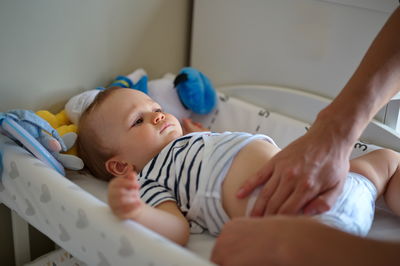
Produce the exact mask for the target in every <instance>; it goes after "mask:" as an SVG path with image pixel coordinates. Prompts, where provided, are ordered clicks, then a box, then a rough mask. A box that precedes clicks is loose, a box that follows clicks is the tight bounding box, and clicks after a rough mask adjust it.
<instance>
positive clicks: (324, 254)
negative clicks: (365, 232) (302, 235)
mask: <svg viewBox="0 0 400 266" xmlns="http://www.w3.org/2000/svg"><path fill="white" fill-rule="evenodd" d="M311 238H312V240H313V241H314V243H313V244H312V243H310V245H311V246H314V247H315V249H312V248H311V249H310V248H306V249H305V251H304V250H303V255H302V256H301V257H297V261H293V264H290V265H307V266H313V265H316V266H317V265H325V266H336V265H342V266H361V265H362V266H380V265H385V266H392V265H393V266H395V265H398V263H399V258H398V252H399V250H400V243H395V242H384V241H377V240H372V239H366V238H361V237H357V236H353V235H349V234H347V233H343V232H340V231H336V230H335V229H331V228H326V229H325V230H320V232H319V233H318V236H314V237H311ZM310 242H311V241H310ZM305 254H308V256H306V255H305Z"/></svg>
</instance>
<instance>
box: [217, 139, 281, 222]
mask: <svg viewBox="0 0 400 266" xmlns="http://www.w3.org/2000/svg"><path fill="white" fill-rule="evenodd" d="M279 150H280V149H279V148H278V147H276V146H275V145H273V144H271V143H269V142H267V141H265V140H261V139H258V140H254V141H252V142H251V143H249V144H248V145H246V146H245V147H244V148H243V149H242V150H240V152H239V153H238V154H237V155H236V156H235V158H234V159H233V161H232V165H231V167H230V169H229V171H228V174H227V175H226V177H225V180H224V182H223V184H222V205H223V207H224V209H225V212H226V213H227V214H228V215H229V217H231V218H234V217H240V216H244V215H245V211H246V207H247V201H248V197H246V198H244V199H239V198H237V197H236V194H237V192H238V190H239V188H240V186H241V185H242V184H243V183H244V182H245V180H247V179H248V178H250V177H252V176H255V175H256V173H257V172H258V171H259V170H260V169H261V167H263V166H264V165H265V164H266V163H267V162H268V161H269V160H270V159H271V158H272V157H273V156H274V155H275V154H276V153H277V152H279Z"/></svg>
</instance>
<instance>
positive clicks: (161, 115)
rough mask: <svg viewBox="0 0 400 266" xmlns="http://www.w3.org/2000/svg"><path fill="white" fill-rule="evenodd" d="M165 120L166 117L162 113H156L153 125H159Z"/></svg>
mask: <svg viewBox="0 0 400 266" xmlns="http://www.w3.org/2000/svg"><path fill="white" fill-rule="evenodd" d="M164 119H165V115H164V113H162V112H155V115H154V117H153V123H154V124H158V123H159V122H160V121H162V120H164Z"/></svg>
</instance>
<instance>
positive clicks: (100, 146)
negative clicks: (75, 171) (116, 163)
mask: <svg viewBox="0 0 400 266" xmlns="http://www.w3.org/2000/svg"><path fill="white" fill-rule="evenodd" d="M118 89H121V88H120V87H111V88H108V89H106V90H103V91H101V92H99V93H98V94H97V96H96V97H95V99H94V100H93V102H92V103H91V104H90V105H89V106H88V107H87V109H86V110H85V111H84V112H83V113H82V115H81V117H80V119H79V125H78V140H77V143H78V154H79V156H80V157H81V158H82V160H83V162H84V163H85V166H86V168H87V169H88V170H89V171H90V172H91V173H92V174H93V175H94V176H95V177H96V178H98V179H101V180H104V181H110V180H111V179H112V178H113V175H111V174H110V173H109V172H108V171H107V170H106V167H105V162H106V161H107V160H108V159H109V158H111V157H112V156H114V155H115V154H114V153H115V151H114V150H113V149H111V148H110V147H109V145H105V143H104V141H103V140H102V138H101V136H100V134H101V128H98V127H96V126H95V125H93V124H92V123H90V117H91V116H90V115H91V114H92V113H93V112H95V111H96V110H97V108H98V107H99V106H100V105H101V104H102V103H103V102H104V101H105V100H106V99H107V98H108V97H109V96H110V95H111V94H112V93H113V92H115V91H116V90H118Z"/></svg>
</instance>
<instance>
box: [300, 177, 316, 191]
mask: <svg viewBox="0 0 400 266" xmlns="http://www.w3.org/2000/svg"><path fill="white" fill-rule="evenodd" d="M300 188H301V190H302V191H314V190H315V183H314V182H313V181H312V180H310V179H306V180H303V181H302V182H301V184H300Z"/></svg>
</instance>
